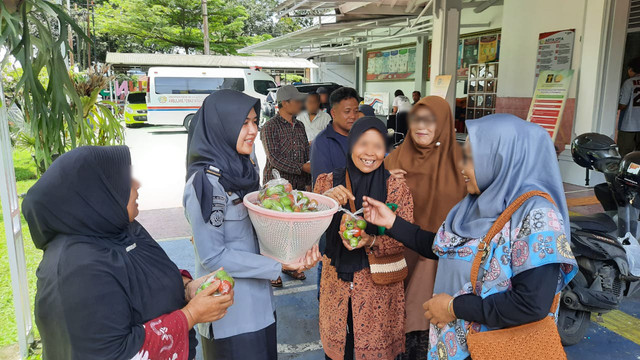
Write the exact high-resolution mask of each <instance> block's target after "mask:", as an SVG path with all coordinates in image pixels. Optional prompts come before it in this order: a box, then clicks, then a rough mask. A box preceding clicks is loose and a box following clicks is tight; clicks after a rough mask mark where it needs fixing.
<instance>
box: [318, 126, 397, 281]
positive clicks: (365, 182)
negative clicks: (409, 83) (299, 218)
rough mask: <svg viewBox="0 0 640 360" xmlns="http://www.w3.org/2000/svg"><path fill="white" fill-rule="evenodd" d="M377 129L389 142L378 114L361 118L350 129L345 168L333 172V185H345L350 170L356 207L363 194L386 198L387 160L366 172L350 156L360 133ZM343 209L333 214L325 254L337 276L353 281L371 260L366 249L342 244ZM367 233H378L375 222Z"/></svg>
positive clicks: (359, 206)
mask: <svg viewBox="0 0 640 360" xmlns="http://www.w3.org/2000/svg"><path fill="white" fill-rule="evenodd" d="M371 129H375V130H377V131H378V132H380V135H381V136H382V140H383V143H386V140H385V134H386V133H387V129H386V127H385V126H384V124H383V123H382V121H380V120H379V119H378V118H376V117H375V116H365V117H363V118H360V119H358V120H357V121H356V122H355V123H354V124H353V127H351V131H349V136H348V142H349V151H348V152H347V166H346V168H341V169H336V170H335V171H334V172H333V186H338V185H343V186H346V181H345V178H346V176H345V174H346V171H348V172H349V178H350V180H351V187H352V190H353V195H354V196H355V198H356V200H355V205H356V209H355V210H359V209H360V208H362V197H363V196H365V195H366V196H369V197H371V198H374V199H376V200H379V201H383V202H386V200H387V180H388V179H389V172H388V171H387V170H386V169H385V167H384V162H383V163H382V164H381V165H380V167H379V168H377V169H376V170H374V171H372V172H370V173H368V174H365V173H363V172H361V171H360V170H359V169H358V167H356V165H355V164H354V163H353V160H352V159H351V151H352V150H353V146H354V145H355V144H356V142H357V141H358V139H360V136H362V134H364V133H365V132H366V131H367V130H371ZM341 219H342V212H338V213H337V214H336V215H334V216H333V220H332V221H331V225H329V229H328V230H327V247H326V254H327V256H328V257H329V258H331V265H333V266H335V267H336V270H337V272H338V277H339V278H340V279H341V280H344V281H353V273H354V272H356V271H359V270H362V269H364V268H366V267H368V266H369V260H368V258H367V254H366V252H365V250H364V248H361V249H357V250H353V251H349V250H347V249H346V248H345V247H344V245H343V244H342V239H341V238H340V235H339V234H338V232H339V231H340V220H341ZM366 233H367V234H369V235H377V233H378V228H377V227H376V226H374V225H371V224H369V225H367V229H366Z"/></svg>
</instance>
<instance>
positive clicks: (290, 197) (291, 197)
mask: <svg viewBox="0 0 640 360" xmlns="http://www.w3.org/2000/svg"><path fill="white" fill-rule="evenodd" d="M287 197H288V198H289V199H291V203H292V204H295V203H296V199H294V198H293V194H289V195H287Z"/></svg>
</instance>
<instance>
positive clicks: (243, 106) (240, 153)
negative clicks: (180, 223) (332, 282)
mask: <svg viewBox="0 0 640 360" xmlns="http://www.w3.org/2000/svg"><path fill="white" fill-rule="evenodd" d="M259 113H260V100H258V99H256V98H253V97H250V96H248V95H246V94H243V93H241V92H238V91H233V90H219V91H216V92H215V93H213V94H211V95H209V96H208V97H207V98H206V99H205V100H204V103H203V104H202V107H201V108H200V110H198V112H197V113H196V115H195V117H194V118H193V121H192V122H191V125H190V129H189V139H188V140H187V183H186V186H185V189H184V198H183V203H184V208H185V213H186V216H187V220H189V223H190V224H191V229H192V232H193V243H194V247H195V252H196V274H206V273H209V272H211V270H210V269H217V268H218V267H220V266H223V267H224V269H225V270H226V271H227V272H228V273H229V274H230V275H231V276H233V277H234V278H235V280H236V283H235V288H234V289H235V294H236V296H235V299H234V300H235V304H234V306H233V307H231V308H230V309H229V313H228V314H227V315H226V316H225V317H224V318H223V319H220V320H218V321H216V322H214V323H212V324H200V325H199V326H198V333H199V334H200V335H201V337H202V338H201V339H202V350H203V353H204V354H203V355H204V358H205V359H215V360H249V359H251V360H275V359H277V356H278V350H277V341H276V324H275V313H274V311H275V307H274V304H273V295H272V290H271V284H270V281H269V280H275V279H277V278H278V276H280V272H281V271H282V270H283V269H286V270H294V271H304V270H306V269H309V268H311V267H313V266H314V265H315V264H316V263H317V262H318V260H320V253H319V251H318V247H317V245H316V246H314V247H313V249H311V250H309V251H308V252H307V254H306V256H305V257H304V258H302V259H300V261H298V262H296V263H293V264H281V263H279V262H277V261H275V260H273V259H271V258H268V257H265V256H262V255H260V254H259V253H260V251H259V247H258V239H257V238H256V235H255V232H254V230H253V226H252V224H251V220H250V219H249V215H248V213H247V208H246V207H245V206H244V204H243V203H242V199H243V197H244V196H245V195H246V194H247V193H249V192H252V191H255V190H258V187H259V183H260V177H259V171H258V166H257V164H256V162H255V161H254V160H253V159H252V156H253V142H254V140H255V138H256V136H257V134H258V127H257V121H258V116H257V115H258V114H259Z"/></svg>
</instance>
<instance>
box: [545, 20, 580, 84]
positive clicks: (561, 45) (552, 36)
mask: <svg viewBox="0 0 640 360" xmlns="http://www.w3.org/2000/svg"><path fill="white" fill-rule="evenodd" d="M575 36H576V30H575V29H568V30H560V31H551V32H546V33H541V34H540V35H539V36H538V57H537V59H536V78H537V77H538V76H539V75H540V72H542V71H545V70H569V69H571V58H572V56H573V42H574V39H575Z"/></svg>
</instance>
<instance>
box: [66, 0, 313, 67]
mask: <svg viewBox="0 0 640 360" xmlns="http://www.w3.org/2000/svg"><path fill="white" fill-rule="evenodd" d="M78 4H82V3H81V2H78ZM277 4H278V0H207V12H208V14H209V18H208V20H209V39H210V45H209V46H210V49H211V52H212V53H215V54H225V55H226V54H236V53H237V50H238V49H240V48H242V47H244V46H247V45H250V44H253V43H256V42H260V41H263V40H266V39H269V38H271V37H274V36H280V35H282V34H286V33H289V32H291V31H295V30H298V29H300V28H301V27H302V26H303V25H305V23H304V22H303V21H302V20H300V19H291V18H283V19H280V20H279V21H276V20H275V18H274V9H275V7H276V6H277ZM95 6H96V7H95V29H94V30H93V31H92V32H95V36H96V37H95V38H94V41H95V46H96V49H97V53H98V54H97V56H98V58H99V59H104V56H105V53H106V52H107V51H120V52H162V53H175V52H181V53H187V54H193V53H202V50H203V47H204V45H203V38H204V36H203V33H202V3H201V0H101V1H98V2H97V4H96V5H95ZM85 14H86V13H85ZM80 20H82V17H80Z"/></svg>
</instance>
